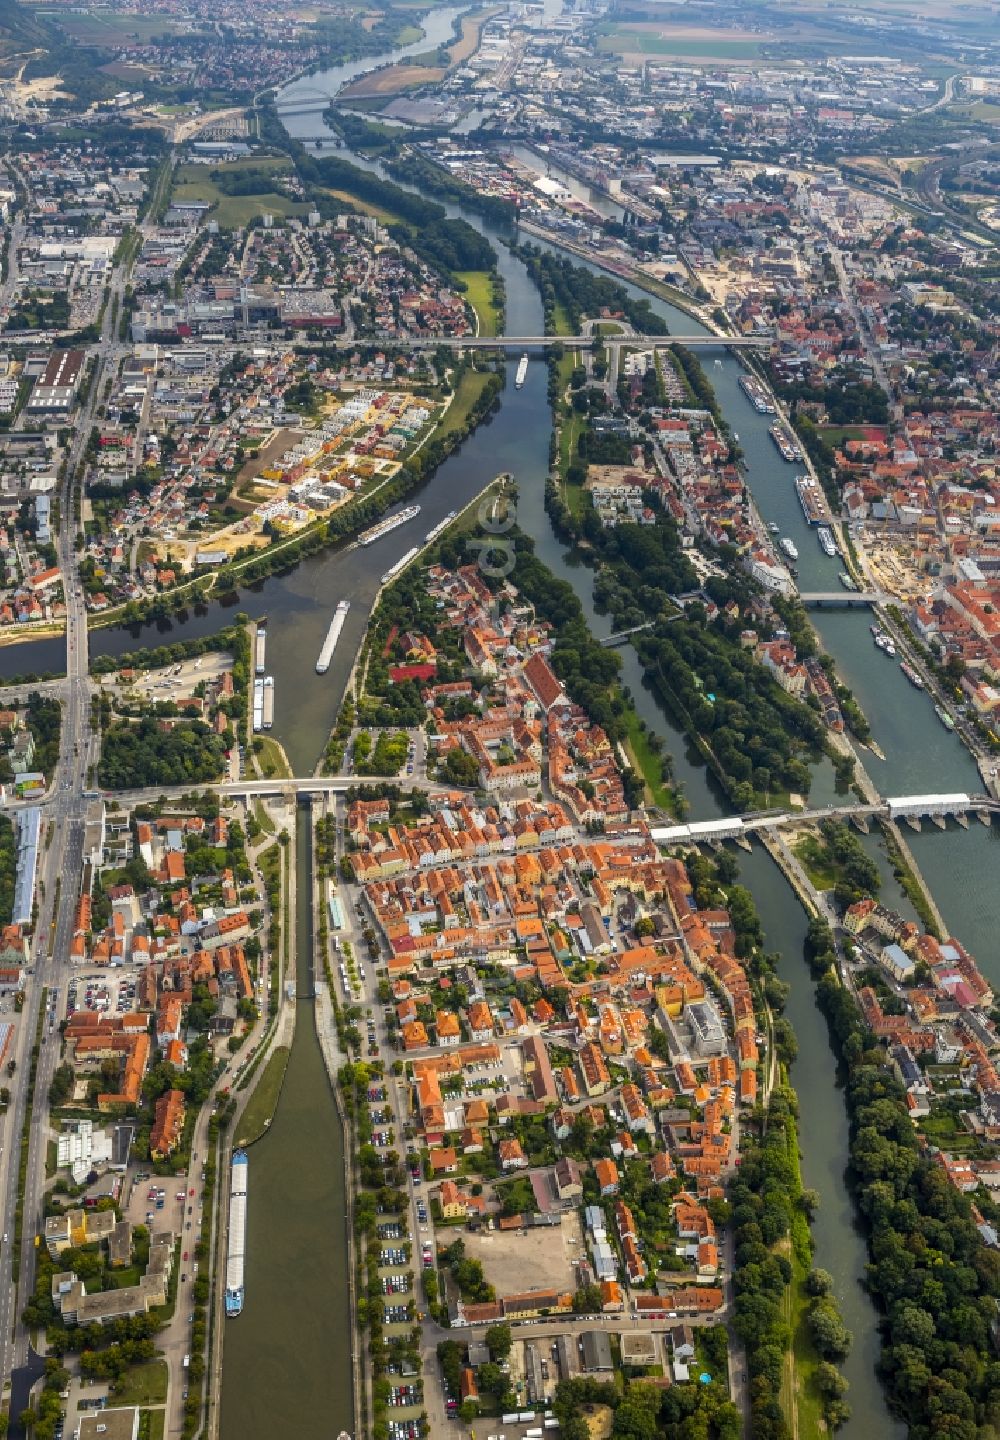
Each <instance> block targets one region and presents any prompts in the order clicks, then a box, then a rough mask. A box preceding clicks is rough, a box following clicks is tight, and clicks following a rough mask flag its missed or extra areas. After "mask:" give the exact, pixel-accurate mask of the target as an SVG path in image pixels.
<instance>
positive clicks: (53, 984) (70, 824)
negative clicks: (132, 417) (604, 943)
mask: <svg viewBox="0 0 1000 1440" xmlns="http://www.w3.org/2000/svg"><path fill="white" fill-rule="evenodd" d="M20 178H21V180H22V183H24V184H27V179H26V177H24V176H21V177H20ZM19 223H20V222H19V221H17V220H15V224H14V228H13V234H12V242H11V248H12V250H13V251H15V253H16V237H17V235H18V233H19V232H18V225H19ZM145 228H146V227H144V231H145ZM128 271H129V263H128V262H126V263H125V264H119V265H117V266H116V267H115V268H114V270H113V272H112V276H111V281H110V284H109V288H108V300H107V304H106V305H105V308H104V315H103V319H102V324H101V335H100V339H99V341H98V342H97V344H96V345H95V346H94V347H92V351H91V355H90V358H89V363H90V365H91V367H92V369H91V375H90V383H89V388H88V390H87V392H86V397H85V399H84V400H83V402H82V404H81V406H80V410H79V413H78V415H77V416H76V421H75V426H74V437H73V440H72V443H71V445H70V447H69V451H68V455H67V459H66V464H65V467H64V470H63V475H62V480H61V484H60V489H59V494H58V501H59V524H58V530H57V533H56V550H57V554H58V558H59V565H60V568H61V570H62V573H63V582H64V585H63V588H64V592H65V598H66V678H65V680H61V681H57V682H52V683H48V684H42V685H38V686H31V687H18V688H17V689H16V690H15V691H14V692H12V693H18V694H20V693H22V692H24V691H25V690H26V689H38V690H42V691H45V692H47V693H54V694H58V696H59V698H60V699H61V701H62V705H63V713H62V727H61V733H60V742H59V756H58V761H57V764H56V767H55V772H54V777H53V782H52V785H51V788H50V790H49V793H48V796H47V797H46V800H45V802H44V810H43V819H44V821H45V826H46V834H45V836H44V837H43V843H42V847H41V849H40V853H39V874H38V881H39V885H38V896H39V911H38V919H37V923H36V927H35V937H36V941H35V950H34V954H33V956H32V960H33V962H34V963H33V967H32V970H33V973H31V972H29V977H28V980H27V984H26V987H25V1003H24V1010H23V1019H22V1023H21V1024H20V1025H19V1026H18V1034H17V1041H16V1050H15V1057H14V1058H15V1060H16V1064H17V1069H16V1071H15V1076H14V1078H13V1081H12V1084H11V1087H10V1088H11V1102H10V1106H9V1109H8V1115H7V1125H6V1128H5V1135H6V1140H5V1145H4V1147H3V1151H2V1152H0V1209H2V1216H0V1225H2V1229H3V1233H4V1236H5V1237H7V1236H10V1237H11V1238H10V1241H9V1242H8V1243H5V1244H3V1245H2V1246H0V1372H2V1375H3V1377H4V1378H6V1377H7V1376H9V1375H10V1374H11V1373H12V1371H13V1370H15V1369H17V1368H19V1367H23V1366H25V1365H26V1364H27V1362H28V1335H27V1331H26V1329H25V1327H24V1326H23V1324H22V1323H21V1320H20V1312H21V1310H22V1308H23V1306H24V1303H25V1300H26V1298H27V1297H28V1295H30V1293H31V1290H32V1288H33V1284H34V1273H35V1247H34V1237H35V1235H36V1233H37V1227H38V1222H39V1220H40V1218H41V1205H42V1194H43V1189H44V1185H45V1159H46V1155H45V1150H46V1138H47V1112H48V1090H49V1085H50V1083H51V1080H52V1074H53V1071H54V1070H55V1067H56V1065H57V1063H58V1059H59V1049H60V1047H59V1043H58V1036H59V1031H58V1029H57V1028H56V1022H57V1021H58V1020H59V1019H61V1018H62V1017H63V1015H64V1014H65V1003H66V995H65V982H66V979H67V977H68V973H69V971H68V967H67V957H68V955H69V946H70V940H71V937H72V932H73V923H74V916H75V910H76V902H77V899H78V898H79V893H80V886H81V881H82V876H83V859H84V839H85V829H86V822H85V816H86V807H87V800H86V797H85V794H84V792H85V791H86V789H87V786H88V772H89V771H90V769H91V767H92V766H96V763H97V758H98V745H99V736H98V735H97V734H96V733H95V732H93V731H92V730H91V725H90V701H91V683H90V678H89V659H90V656H89V644H88V635H87V614H86V606H85V602H84V593H83V587H82V585H81V583H80V578H79V573H78V569H77V564H76V548H75V542H76V537H77V521H76V514H77V506H78V503H79V499H80V491H79V487H80V483H81V477H82V470H83V461H84V455H85V451H86V446H87V442H88V439H89V436H90V432H91V428H92V426H93V425H94V423H95V421H96V419H97V416H98V407H99V405H100V399H101V394H102V389H103V383H104V379H105V376H106V375H107V374H108V373H109V372H112V373H113V372H114V370H115V369H116V368H117V365H118V364H119V362H120V360H121V357H122V355H123V354H124V353H125V349H126V347H125V346H124V345H122V344H121V342H120V341H119V340H118V336H117V324H118V317H119V314H120V310H121V303H122V299H123V296H124V292H125V286H126V283H127V280H128ZM15 279H16V263H12V264H11V268H10V272H9V274H8V280H7V284H6V285H5V286H4V287H3V291H2V292H0V299H6V298H7V297H8V296H9V294H10V291H11V289H12V287H13V284H14V282H15ZM46 992H48V993H47V999H46V1015H45V1019H44V1024H43V1028H42V1037H41V1045H40V1052H39V1058H38V1066H37V1075H36V1080H35V1087H34V1098H33V1104H32V1109H31V1114H30V1117H29V1119H28V1157H27V1169H26V1177H25V1185H24V1205H23V1223H22V1233H21V1237H20V1255H19V1266H20V1273H19V1280H18V1286H17V1290H16V1291H15V1288H14V1283H13V1264H12V1261H13V1242H14V1238H15V1212H16V1206H17V1178H18V1177H17V1159H18V1152H19V1147H18V1144H17V1141H18V1139H19V1137H20V1135H21V1134H22V1131H23V1127H24V1124H25V1117H26V1111H27V1102H28V1080H29V1073H30V1068H31V1067H30V1058H31V1047H32V1045H33V1043H34V1037H35V1027H36V1017H37V1016H38V1011H39V1006H40V1004H41V1002H42V997H43V994H45V993H46Z"/></svg>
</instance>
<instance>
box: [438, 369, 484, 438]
mask: <svg viewBox="0 0 1000 1440" xmlns="http://www.w3.org/2000/svg"><path fill="white" fill-rule="evenodd" d="M488 380H489V375H488V374H487V372H486V371H484V370H466V372H465V374H464V375H463V376H462V378H461V380H459V382H458V390H457V392H456V394H455V398H454V400H452V402H451V404H450V405H449V406H448V409H447V411H446V412H445V416H444V419H443V420H442V421H441V428H440V429H439V430H437V431H435V434H437V435H439V436H441V437H442V438H443V437H444V436H445V435H450V434H451V433H452V432H453V431H455V430H461V428H462V426H463V425H464V424H465V423H466V421H467V420H468V418H469V415H470V413H471V411H472V407H473V405H475V403H476V401H477V400H478V399H479V397H480V395H481V394H482V393H483V390H484V389H485V387H486V383H487V381H488Z"/></svg>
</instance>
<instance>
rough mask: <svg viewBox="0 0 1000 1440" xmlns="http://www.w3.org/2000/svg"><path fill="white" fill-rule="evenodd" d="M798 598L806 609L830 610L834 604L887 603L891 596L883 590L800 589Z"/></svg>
mask: <svg viewBox="0 0 1000 1440" xmlns="http://www.w3.org/2000/svg"><path fill="white" fill-rule="evenodd" d="M799 599H800V600H801V601H802V603H803V605H805V606H806V607H807V608H808V609H813V610H822V609H828V610H832V609H834V607H836V606H840V607H842V608H843V607H846V608H850V607H851V606H859V607H860V606H863V605H889V604H890V603H891V602H892V600H893V596H892V595H887V594H886V592H885V591H884V590H800V591H799Z"/></svg>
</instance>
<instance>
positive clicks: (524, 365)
mask: <svg viewBox="0 0 1000 1440" xmlns="http://www.w3.org/2000/svg"><path fill="white" fill-rule="evenodd" d="M527 378H528V352H527V351H525V352H524V354H523V355H522V356H521V358H520V360H519V361H518V362H517V374H516V375H515V376H514V389H515V390H523V389H524V382H525V380H526V379H527Z"/></svg>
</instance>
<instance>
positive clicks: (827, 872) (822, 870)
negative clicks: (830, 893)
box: [792, 835, 837, 890]
mask: <svg viewBox="0 0 1000 1440" xmlns="http://www.w3.org/2000/svg"><path fill="white" fill-rule="evenodd" d="M792 851H793V853H794V855H795V858H796V859H797V860H798V862H799V864H800V865H801V866H802V868H803V870H804V871H805V872H806V874H807V875H808V876H809V879H810V880H811V881H812V883H813V884H814V885H815V887H816V889H817V890H832V889H833V887H834V886H835V885H836V883H837V873H836V871H835V870H834V868H833V867H832V866H831V865H829V864H828V863H827V862H826V854H827V851H826V846H825V845H824V844H823V842H822V841H821V840H819V839H817V837H816V836H815V835H803V837H802V839H801V840H797V841H796V842H795V844H794V845H793V846H792Z"/></svg>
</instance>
